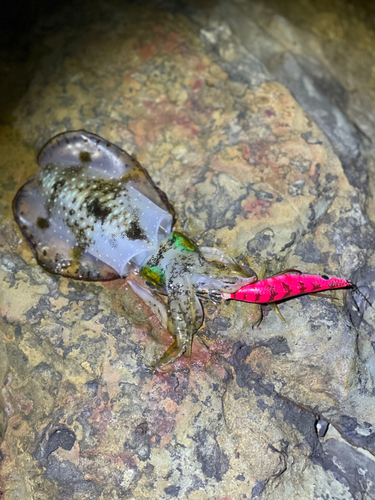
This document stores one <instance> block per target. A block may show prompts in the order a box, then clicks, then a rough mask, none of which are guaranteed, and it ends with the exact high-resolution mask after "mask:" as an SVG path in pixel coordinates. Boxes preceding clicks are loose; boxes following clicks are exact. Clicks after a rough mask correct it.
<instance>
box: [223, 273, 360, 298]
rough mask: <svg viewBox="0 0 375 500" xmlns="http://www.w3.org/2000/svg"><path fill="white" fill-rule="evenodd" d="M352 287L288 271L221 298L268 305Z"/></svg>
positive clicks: (336, 280) (330, 279)
mask: <svg viewBox="0 0 375 500" xmlns="http://www.w3.org/2000/svg"><path fill="white" fill-rule="evenodd" d="M353 287H354V285H353V284H352V283H351V282H350V281H348V280H346V279H343V278H336V277H329V276H326V275H325V274H323V275H319V274H302V273H301V272H300V271H297V270H290V271H284V272H283V273H280V274H277V275H274V276H270V277H268V278H265V279H263V280H259V281H257V282H255V283H251V284H249V285H245V286H244V287H242V288H240V289H239V290H237V292H233V293H225V292H224V293H222V296H223V298H224V299H234V300H240V301H243V302H252V303H256V304H270V303H273V302H279V301H280V300H285V299H289V298H291V297H297V296H298V295H306V294H308V293H315V292H320V291H325V290H334V289H337V288H353Z"/></svg>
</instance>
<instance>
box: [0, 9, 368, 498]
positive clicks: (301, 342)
mask: <svg viewBox="0 0 375 500" xmlns="http://www.w3.org/2000/svg"><path fill="white" fill-rule="evenodd" d="M229 4H230V5H229ZM146 7H147V8H146ZM201 7H202V8H198V7H196V6H195V5H194V3H193V2H189V3H186V4H184V5H182V6H177V5H175V4H173V3H164V4H162V3H160V4H144V5H142V6H140V5H135V4H129V5H126V6H119V5H116V4H112V3H103V4H99V3H98V4H97V5H96V8H95V9H93V8H90V9H88V10H87V12H86V14H85V15H83V13H82V14H79V13H78V14H77V15H76V17H75V18H74V20H72V18H71V11H70V10H69V8H71V7H69V6H68V7H67V9H66V11H65V13H63V14H62V17H60V18H58V17H53V16H52V17H51V16H49V17H47V18H46V19H45V20H44V21H41V22H40V24H39V28H38V30H39V31H38V37H39V38H38V40H39V41H38V43H40V44H44V52H43V53H45V56H44V57H43V58H41V59H40V61H38V64H37V65H36V69H35V73H34V77H33V78H32V80H31V82H30V85H29V88H28V89H27V91H26V92H25V93H24V95H23V98H22V100H21V101H20V103H19V104H18V105H17V106H16V108H15V111H14V122H13V123H12V124H11V125H10V124H8V125H2V126H1V135H0V163H1V173H2V183H1V185H0V195H1V196H0V208H1V215H2V218H1V231H0V275H1V276H0V279H1V283H2V284H1V289H0V318H1V328H0V330H1V337H0V342H1V349H0V381H1V383H2V393H1V394H2V395H1V399H0V411H1V415H0V436H1V439H2V443H1V454H0V468H1V474H0V482H2V484H1V487H2V489H1V492H2V495H3V496H2V498H6V499H7V500H15V499H21V498H22V499H38V500H50V499H57V500H64V499H90V500H91V499H98V500H104V499H108V498H110V499H117V498H129V499H130V498H135V499H137V500H138V499H142V498H145V499H146V498H147V499H161V498H163V499H164V498H165V499H169V498H180V499H185V498H186V499H190V500H203V499H206V498H209V499H213V498H215V499H216V498H217V499H221V500H224V499H233V500H237V499H243V498H253V499H301V498H302V499H315V498H317V499H328V498H329V499H335V500H336V499H337V500H338V499H340V500H341V499H355V500H357V499H359V498H363V499H371V498H375V489H374V488H375V486H374V485H375V459H374V455H375V411H374V382H375V354H374V345H375V332H374V326H373V325H374V316H375V313H374V309H371V308H369V307H368V306H367V304H366V302H365V300H364V298H363V297H362V296H360V295H358V294H354V295H353V296H352V295H351V294H350V293H346V294H345V293H344V292H342V291H339V292H336V293H335V294H334V297H333V298H332V297H331V298H319V299H316V298H314V297H309V296H306V297H301V298H298V299H294V300H291V301H288V302H285V303H284V304H282V305H281V306H280V309H281V312H282V314H283V316H284V317H285V319H286V323H283V322H282V321H281V320H280V318H279V317H278V316H276V314H274V313H273V312H272V311H271V310H268V308H264V319H263V322H262V323H261V325H260V326H259V327H256V328H254V329H253V328H252V324H253V323H255V322H256V320H257V319H258V318H259V312H260V310H259V307H258V306H256V305H255V306H252V305H249V304H241V303H233V302H228V303H226V302H223V303H222V304H221V305H220V306H219V307H218V308H217V309H216V308H214V307H213V306H210V305H209V306H208V307H207V308H206V320H205V324H204V326H203V328H202V329H201V330H200V331H199V332H198V334H197V335H196V336H195V338H194V342H193V353H192V357H191V358H190V359H186V358H185V357H182V358H181V359H180V360H179V361H178V362H176V363H175V364H174V365H173V366H171V367H170V369H169V370H168V371H166V372H155V371H154V370H153V369H151V368H150V364H151V363H152V361H153V359H155V357H158V356H159V355H160V353H161V352H163V351H164V350H165V349H166V348H167V347H168V346H169V345H170V343H171V341H172V339H171V337H170V336H169V335H168V333H167V332H166V331H165V330H164V329H163V328H162V326H161V325H160V323H159V321H158V319H157V317H156V316H155V315H154V314H153V313H152V311H151V310H150V309H149V308H148V307H147V306H146V305H145V304H144V303H143V302H142V301H141V300H140V299H139V298H138V297H137V296H136V295H135V294H134V292H133V291H132V289H131V288H130V286H129V285H128V284H127V282H126V281H124V280H118V281H114V282H110V283H106V284H94V283H83V282H77V281H73V280H69V279H66V278H61V277H59V276H52V275H50V274H48V273H47V272H45V271H44V270H43V269H42V268H40V267H39V266H37V265H36V263H35V260H34V258H33V256H32V253H31V251H30V249H29V248H28V247H27V245H26V243H25V242H23V241H22V239H21V236H20V232H19V230H18V228H17V226H16V224H15V222H14V221H13V218H12V211H11V203H12V199H13V197H14V195H15V193H16V191H17V189H18V188H19V187H20V186H21V185H22V184H23V183H24V182H25V180H26V179H27V178H28V177H29V176H31V175H32V174H33V173H34V172H35V171H36V168H37V166H36V162H35V154H36V152H37V151H38V149H39V148H40V147H41V146H42V145H43V144H44V143H45V142H46V141H47V140H48V139H49V138H50V137H51V136H52V135H54V134H57V133H59V132H63V131H65V130H67V129H79V128H85V129H87V130H90V131H92V132H94V133H97V134H100V135H101V136H103V137H105V138H107V139H108V140H110V141H111V142H114V143H116V144H118V145H119V146H121V147H123V148H124V149H125V150H127V151H128V152H129V153H131V154H133V155H134V156H136V158H137V159H138V160H139V161H140V163H141V164H142V165H143V166H144V167H145V168H147V170H148V171H149V173H150V175H151V177H152V178H153V180H154V181H155V182H156V183H157V184H158V185H159V186H160V188H161V189H163V190H164V191H165V192H166V193H167V195H168V197H169V200H170V201H171V202H172V203H173V205H174V207H175V209H176V215H177V221H178V222H177V226H176V227H177V229H180V230H183V231H185V232H187V233H188V234H189V235H190V236H193V237H194V238H195V239H196V241H197V242H198V244H201V245H205V246H209V245H210V246H215V247H217V248H220V249H222V250H224V251H225V252H227V253H228V254H229V255H231V256H232V257H233V258H235V259H236V260H237V261H238V262H240V263H242V264H246V265H249V266H250V267H252V268H253V269H254V270H256V272H257V273H258V274H259V275H260V276H261V275H264V274H272V273H275V272H278V271H280V270H283V269H287V268H294V269H295V268H297V269H301V270H303V271H305V272H310V273H314V274H317V273H325V274H334V275H338V276H343V277H346V278H348V279H351V280H352V281H353V282H354V283H356V284H357V285H358V287H359V288H360V290H361V291H362V292H363V294H364V295H365V296H366V297H367V298H368V300H369V301H370V302H373V300H374V298H375V292H374V283H375V263H374V258H375V257H374V251H373V249H374V241H375V234H374V229H373V226H372V222H371V221H373V220H374V210H373V201H372V198H371V195H372V194H373V192H374V191H373V177H372V176H373V159H372V151H371V146H372V144H371V137H373V136H374V135H372V126H373V125H372V124H373V120H372V116H373V113H374V106H373V102H372V101H371V96H372V93H371V92H373V90H371V91H370V90H368V92H367V87H366V86H365V83H364V80H365V78H364V77H362V74H361V75H360V76H358V80H355V78H354V77H355V76H356V75H357V74H356V71H357V68H358V64H359V62H358V61H357V60H356V59H355V56H356V55H357V58H358V54H360V53H361V52H360V48H361V47H360V44H359V42H358V44H357V45H356V46H355V47H354V48H353V47H352V48H351V49H347V42H346V41H345V36H344V35H345V33H346V31H345V30H346V29H348V26H347V25H346V24H345V22H344V21H337V19H336V18H335V17H334V16H333V14H332V12H331V13H329V12H328V13H327V12H325V14H324V12H323V13H322V12H320V11H319V9H318V8H317V7H316V9H317V10H316V11H314V16H315V17H314V16H312V15H311V12H307V13H306V14H304V15H305V17H303V15H302V12H303V11H302V10H301V11H300V12H301V14H300V16H302V18H303V19H305V21H304V22H303V23H302V24H301V26H302V27H300V28H298V29H297V28H296V27H295V24H294V21H295V16H296V14H295V10H293V9H292V8H291V11H290V12H278V11H277V6H275V5H272V3H271V2H270V3H268V4H258V3H255V2H241V1H238V2H231V3H228V2H227V3H226V2H221V3H220V2H217V3H214V2H213V3H211V4H210V5H208V4H207V5H202V6H201ZM311 8H312V7H311ZM300 9H302V7H301V6H300ZM359 14H360V13H359ZM359 14H358V16H359ZM64 16H65V18H64ZM309 17H310V18H311V23H312V26H313V28H314V29H313V28H311V27H309V25H308V22H309V21H307V20H306V19H307V18H309ZM67 20H70V22H69V23H66V21H67ZM64 21H65V22H64ZM360 22H362V21H360V17H358V18H355V19H354V20H353V23H354V29H355V30H357V32H358V33H359V32H360V26H359V25H360ZM43 23H44V24H43ZM362 24H363V32H361V33H362V34H363V40H367V42H368V43H369V44H371V43H372V44H373V45H372V47H374V44H375V42H374V41H373V37H374V34H373V32H372V31H371V27H369V26H366V24H365V23H362ZM361 26H362V25H361ZM328 27H329V29H328ZM340 27H341V28H340ZM310 28H311V29H310ZM272 30H273V35H272V36H271V31H272ZM275 33H276V34H278V36H275ZM304 34H305V36H304ZM365 35H366V36H367V38H366V36H365ZM322 39H323V40H325V41H326V42H327V40H328V41H329V42H327V43H326V44H325V45H324V44H323V43H322V42H321V40H322ZM340 40H341V42H340ZM361 40H362V39H361ZM319 43H321V44H320V45H319ZM340 43H341V45H340ZM327 45H328V48H327ZM45 47H47V48H48V50H47V49H46V48H45ZM354 49H355V50H354ZM334 50H336V54H341V52H340V51H345V50H347V53H348V54H349V56H350V57H351V58H353V59H354V61H353V63H352V65H351V66H350V65H349V64H348V66H350V69H351V71H352V73H350V71H349V74H348V72H346V73H345V75H344V76H343V73H340V71H339V68H338V65H336V64H335V57H334V55H333V52H334ZM362 50H363V51H364V55H363V59H362V61H364V60H365V61H370V60H371V54H369V52H368V50H367V49H366V50H365V49H364V48H363V49H362ZM348 51H349V52H348ZM39 53H40V52H39ZM337 57H338V56H337ZM327 67H329V71H328V70H327ZM366 71H367V70H366ZM366 71H365V72H364V75H366ZM350 75H351V79H350ZM362 78H363V80H362ZM357 81H358V84H357V85H356V82H357ZM348 82H349V83H350V85H349V83H348ZM353 88H356V89H357V91H356V92H354V93H353ZM374 123H375V120H374Z"/></svg>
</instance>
